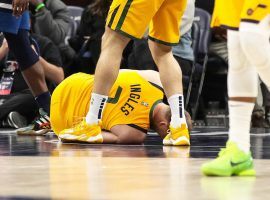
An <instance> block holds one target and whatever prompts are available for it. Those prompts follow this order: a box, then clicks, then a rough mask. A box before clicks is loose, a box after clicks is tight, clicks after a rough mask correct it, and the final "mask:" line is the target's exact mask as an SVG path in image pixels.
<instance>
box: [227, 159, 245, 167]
mask: <svg viewBox="0 0 270 200" xmlns="http://www.w3.org/2000/svg"><path fill="white" fill-rule="evenodd" d="M246 162H247V160H244V161H242V162H237V163H235V162H233V161H231V166H232V167H236V166H238V165H241V164H244V163H246Z"/></svg>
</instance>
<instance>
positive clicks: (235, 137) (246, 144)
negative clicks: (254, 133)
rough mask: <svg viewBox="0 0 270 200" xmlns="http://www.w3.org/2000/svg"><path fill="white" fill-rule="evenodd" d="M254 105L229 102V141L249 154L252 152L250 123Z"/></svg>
mask: <svg viewBox="0 0 270 200" xmlns="http://www.w3.org/2000/svg"><path fill="white" fill-rule="evenodd" d="M254 105H255V104H254V103H247V102H241V101H229V116H230V129H229V140H230V141H233V142H235V143H236V144H237V145H238V147H239V148H240V149H241V150H243V151H244V152H246V153H248V152H249V150H250V122H251V115H252V111H253V108H254Z"/></svg>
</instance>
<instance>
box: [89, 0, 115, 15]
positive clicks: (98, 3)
mask: <svg viewBox="0 0 270 200" xmlns="http://www.w3.org/2000/svg"><path fill="white" fill-rule="evenodd" d="M111 2H112V0H94V2H93V3H91V4H90V5H89V6H88V10H89V11H90V12H91V13H92V15H98V16H100V17H105V16H106V15H107V12H108V11H109V8H110V5H111Z"/></svg>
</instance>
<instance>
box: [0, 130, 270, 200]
mask: <svg viewBox="0 0 270 200" xmlns="http://www.w3.org/2000/svg"><path fill="white" fill-rule="evenodd" d="M256 131H257V132H259V134H257V133H256ZM253 133H254V134H253V135H252V152H253V154H254V157H255V159H256V160H255V166H256V169H257V171H258V175H257V177H256V178H247V177H246V178H243V177H230V178H213V177H210V178H209V177H204V176H202V175H201V173H200V170H199V168H200V165H201V164H202V163H203V162H205V161H206V159H208V158H211V157H215V156H216V155H217V153H218V151H219V148H221V147H223V146H224V144H225V141H226V139H227V136H226V131H225V130H211V131H209V130H198V131H196V132H193V134H192V137H191V138H192V146H191V147H164V146H162V145H161V140H160V139H159V138H158V137H157V136H156V135H155V134H151V135H149V136H148V138H147V141H146V142H145V144H143V145H135V146H132V145H88V144H62V143H59V142H58V140H57V138H56V137H54V136H52V135H51V136H50V135H49V136H46V137H31V136H20V137H17V136H16V134H15V133H14V132H12V131H8V130H5V131H4V130H2V131H0V163H1V170H0V177H1V179H0V185H1V189H0V199H3V198H4V199H17V198H21V199H117V200H118V199H217V200H223V199H224V200H225V199H245V200H249V199H268V198H267V197H268V191H269V189H270V188H269V187H270V186H269V176H270V167H269V166H270V160H269V158H270V154H269V148H270V136H269V134H268V133H267V132H262V131H260V130H255V132H253Z"/></svg>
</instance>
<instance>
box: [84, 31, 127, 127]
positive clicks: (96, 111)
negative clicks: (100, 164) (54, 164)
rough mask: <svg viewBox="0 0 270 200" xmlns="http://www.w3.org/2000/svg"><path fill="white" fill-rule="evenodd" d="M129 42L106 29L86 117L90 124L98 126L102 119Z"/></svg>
mask: <svg viewBox="0 0 270 200" xmlns="http://www.w3.org/2000/svg"><path fill="white" fill-rule="evenodd" d="M129 40H130V39H129V38H127V37H125V36H123V35H121V34H119V33H117V32H115V31H113V30H111V29H109V28H106V31H105V33H104V35H103V38H102V48H101V54H100V57H99V60H98V63H97V68H96V72H95V82H94V87H93V92H92V96H91V100H90V102H91V107H90V109H89V112H88V114H87V116H86V122H87V123H88V124H98V122H99V120H100V119H101V116H102V111H103V107H105V104H106V101H107V99H108V95H109V92H110V89H111V87H112V85H113V84H114V82H115V80H116V78H117V75H118V72H119V67H120V62H121V59H122V53H123V50H124V48H125V47H126V45H127V43H128V42H129Z"/></svg>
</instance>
